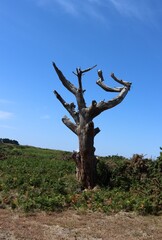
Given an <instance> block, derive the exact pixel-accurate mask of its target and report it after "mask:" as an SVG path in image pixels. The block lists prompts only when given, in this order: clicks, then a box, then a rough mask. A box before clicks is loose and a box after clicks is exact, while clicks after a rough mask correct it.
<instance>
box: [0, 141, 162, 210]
mask: <svg viewBox="0 0 162 240" xmlns="http://www.w3.org/2000/svg"><path fill="white" fill-rule="evenodd" d="M161 150H162V149H161ZM97 172H98V186H97V187H96V188H94V189H93V190H84V191H82V190H81V187H80V186H79V184H78V183H77V181H76V178H75V164H74V162H73V161H72V160H71V153H70V152H63V151H57V150H49V149H41V148H35V147H29V146H18V145H13V144H0V207H3V208H6V207H11V208H12V209H22V210H24V211H32V210H33V211H34V210H45V211H58V210H63V209H67V208H75V209H81V210H87V209H88V210H92V211H103V212H106V213H110V212H118V211H136V212H138V213H140V214H159V213H161V212H162V152H160V156H159V157H158V158H157V160H154V161H153V160H151V159H144V158H143V156H141V155H138V154H136V155H134V156H133V157H132V159H126V158H123V157H121V156H108V157H104V158H103V157H102V158H100V159H99V160H98V164H97Z"/></svg>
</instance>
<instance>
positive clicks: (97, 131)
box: [94, 127, 101, 136]
mask: <svg viewBox="0 0 162 240" xmlns="http://www.w3.org/2000/svg"><path fill="white" fill-rule="evenodd" d="M100 131H101V130H100V129H99V128H98V127H97V128H95V129H94V136H96V135H97V134H98V133H99V132H100Z"/></svg>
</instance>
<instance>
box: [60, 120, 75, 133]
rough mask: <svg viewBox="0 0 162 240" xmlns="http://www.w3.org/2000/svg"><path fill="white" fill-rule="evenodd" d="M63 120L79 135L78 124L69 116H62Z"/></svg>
mask: <svg viewBox="0 0 162 240" xmlns="http://www.w3.org/2000/svg"><path fill="white" fill-rule="evenodd" d="M62 121H63V123H64V124H65V125H66V126H67V127H68V128H69V129H70V130H71V131H72V132H74V133H75V134H76V135H78V133H77V127H78V126H77V125H76V124H74V123H72V122H71V121H70V119H69V118H68V117H67V116H64V117H63V118H62Z"/></svg>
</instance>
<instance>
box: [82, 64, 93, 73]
mask: <svg viewBox="0 0 162 240" xmlns="http://www.w3.org/2000/svg"><path fill="white" fill-rule="evenodd" d="M96 66H97V64H96V65H94V66H93V67H90V68H87V69H85V70H82V73H85V72H89V71H91V70H92V69H93V68H95V67H96Z"/></svg>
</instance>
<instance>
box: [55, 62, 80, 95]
mask: <svg viewBox="0 0 162 240" xmlns="http://www.w3.org/2000/svg"><path fill="white" fill-rule="evenodd" d="M53 67H54V69H55V71H56V73H57V75H58V77H59V79H60V81H61V82H62V84H63V85H64V86H65V87H66V88H67V89H68V90H69V91H70V92H72V93H73V94H74V95H75V94H76V92H77V88H76V87H75V86H74V85H73V84H72V83H71V82H70V81H68V80H67V79H66V78H65V76H64V75H63V73H62V72H61V71H60V69H59V68H58V67H57V66H56V64H55V63H54V62H53Z"/></svg>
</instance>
